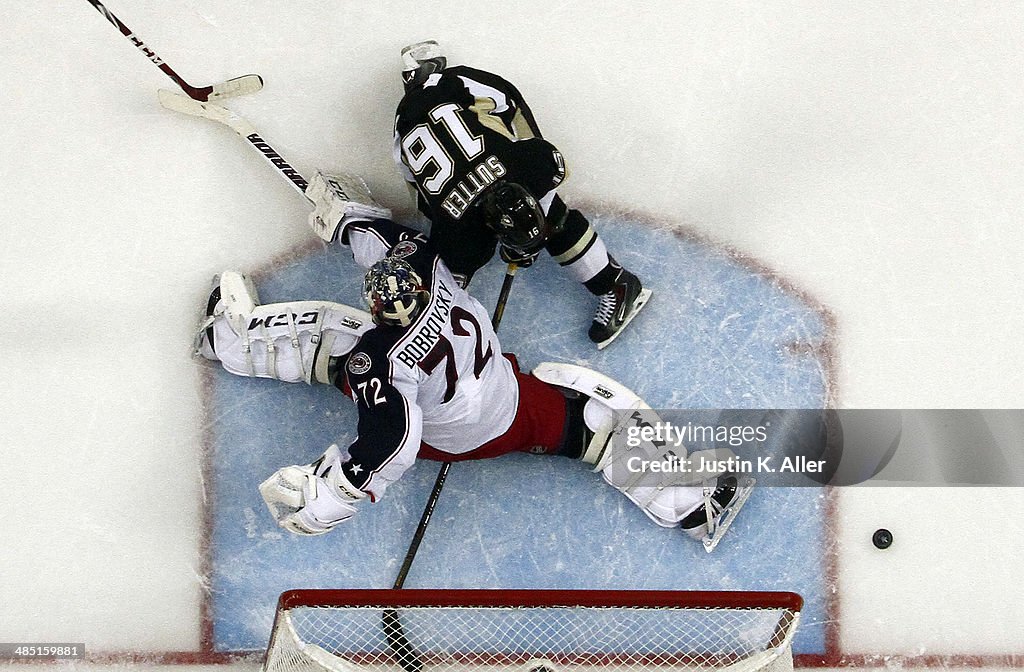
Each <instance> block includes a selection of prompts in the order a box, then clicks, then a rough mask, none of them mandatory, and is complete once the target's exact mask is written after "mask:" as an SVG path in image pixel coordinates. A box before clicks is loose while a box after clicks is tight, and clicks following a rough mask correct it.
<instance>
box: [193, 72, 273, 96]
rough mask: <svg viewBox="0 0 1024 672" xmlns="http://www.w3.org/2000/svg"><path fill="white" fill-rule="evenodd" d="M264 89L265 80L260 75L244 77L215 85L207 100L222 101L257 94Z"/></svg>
mask: <svg viewBox="0 0 1024 672" xmlns="http://www.w3.org/2000/svg"><path fill="white" fill-rule="evenodd" d="M262 88H263V78H262V77H260V76H259V75H242V76H241V77H235V78H234V79H229V80H228V81H226V82H221V83H219V84H214V85H213V86H211V87H210V89H211V91H210V93H209V94H208V95H207V97H206V100H220V99H222V98H234V97H236V96H246V95H249V94H250V93H256V92H257V91H259V90H260V89H262Z"/></svg>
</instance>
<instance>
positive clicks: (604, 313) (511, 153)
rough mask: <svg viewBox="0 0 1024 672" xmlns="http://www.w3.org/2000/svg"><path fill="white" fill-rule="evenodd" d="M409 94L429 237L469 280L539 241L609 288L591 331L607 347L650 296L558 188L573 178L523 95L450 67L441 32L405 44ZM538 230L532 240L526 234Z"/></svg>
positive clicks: (520, 257)
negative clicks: (524, 240) (438, 38)
mask: <svg viewBox="0 0 1024 672" xmlns="http://www.w3.org/2000/svg"><path fill="white" fill-rule="evenodd" d="M402 59H403V64H404V71H403V73H402V78H403V80H404V82H405V95H404V97H403V98H402V100H401V102H400V103H399V104H398V110H397V112H396V115H395V143H394V158H395V161H396V163H397V164H398V166H399V169H400V170H401V171H402V174H403V176H404V177H405V179H406V180H407V181H408V182H410V183H411V184H413V185H415V187H416V189H417V192H418V196H417V204H418V206H419V208H420V210H421V211H422V212H423V213H424V214H425V215H427V217H429V218H430V220H431V222H432V227H431V232H430V237H431V239H432V240H433V241H434V243H435V245H436V246H437V249H438V250H439V251H440V254H441V257H442V258H443V259H444V260H445V263H446V264H447V265H448V267H449V268H450V269H451V270H452V272H453V273H455V274H456V276H457V277H459V276H461V278H464V280H463V283H464V284H465V283H468V281H469V279H470V278H471V277H472V275H473V273H474V272H476V270H477V269H479V268H480V267H482V266H483V265H484V264H486V263H487V261H488V260H490V259H491V257H492V256H493V255H494V248H495V246H496V245H497V246H498V247H499V249H500V254H501V258H502V259H503V260H504V261H506V262H510V263H511V262H515V263H516V264H518V265H519V266H521V267H526V266H529V265H530V264H532V263H533V261H534V259H535V258H536V256H537V254H538V253H539V252H540V250H541V249H542V248H543V249H547V251H548V253H549V254H550V255H551V256H552V257H553V258H554V259H555V261H557V262H558V263H559V264H560V265H562V266H564V267H566V269H567V270H568V271H569V273H570V274H571V275H572V277H574V278H575V279H576V280H578V281H579V282H581V283H582V284H583V285H584V286H585V287H586V288H587V289H588V290H589V291H590V292H591V293H592V294H595V295H597V296H599V297H600V301H599V305H598V308H597V311H596V313H595V315H594V320H593V323H592V324H591V327H590V332H589V335H590V339H591V340H592V341H594V342H595V343H597V347H598V348H604V347H605V346H607V345H608V344H609V343H611V342H612V341H613V340H614V339H615V338H616V337H617V336H618V335H619V333H620V332H621V330H622V329H623V328H624V327H625V326H626V325H627V324H628V323H629V322H630V320H632V319H633V318H634V317H635V316H636V314H637V312H638V311H639V310H640V309H641V308H643V306H644V304H645V303H646V302H647V300H648V298H649V297H650V294H651V292H650V290H647V289H644V288H643V286H642V285H641V282H640V280H639V279H638V278H637V277H636V276H635V275H634V274H632V273H630V272H629V271H628V270H626V269H625V268H623V267H622V266H620V265H619V264H618V263H617V262H616V261H615V259H614V258H612V256H611V255H610V254H609V253H608V250H607V248H606V247H605V245H604V242H603V241H602V240H601V238H600V237H599V236H598V235H597V233H596V232H595V231H594V229H593V227H591V226H590V223H589V222H588V221H587V219H586V217H584V216H583V214H582V213H580V211H579V210H576V209H572V208H569V207H568V206H567V205H566V204H565V202H564V201H563V200H562V199H561V197H560V196H559V195H558V193H557V188H558V187H559V185H560V184H561V183H562V181H563V180H564V179H565V177H566V168H565V163H564V161H563V159H562V155H561V153H559V151H558V149H557V148H555V146H554V145H552V144H551V143H549V142H547V141H546V140H544V139H543V138H542V137H541V132H540V129H539V128H538V126H537V122H536V121H535V120H534V117H533V113H532V112H531V111H530V108H529V107H528V106H527V104H526V101H524V100H523V97H522V95H520V93H519V91H518V90H517V89H516V87H514V86H513V85H512V84H510V83H509V82H507V81H506V80H504V79H502V78H501V77H499V76H497V75H494V74H491V73H488V72H484V71H482V70H476V69H473V68H469V67H466V66H455V67H446V59H445V57H444V55H443V54H442V53H441V50H440V49H439V47H438V45H437V43H436V42H434V41H427V42H420V43H418V44H414V45H410V46H408V47H406V48H405V49H403V50H402ZM524 231H527V232H529V231H536V235H533V236H530V237H531V238H533V241H532V244H531V245H530V246H523V245H522V244H517V243H519V242H520V241H519V239H518V237H519V236H520V235H521V234H522V232H524Z"/></svg>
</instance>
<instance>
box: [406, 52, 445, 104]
mask: <svg viewBox="0 0 1024 672" xmlns="http://www.w3.org/2000/svg"><path fill="white" fill-rule="evenodd" d="M447 65H448V59H446V58H445V56H444V52H443V51H441V47H440V46H438V44H437V42H435V41H434V40H426V41H424V42H417V43H416V44H410V45H409V46H407V47H403V48H402V82H403V83H404V84H405V90H406V91H408V90H409V89H411V88H413V87H415V86H419V85H420V84H422V83H423V82H424V81H426V79H427V77H429V76H430V75H432V74H434V73H435V72H441V71H442V70H444V69H445V67H447Z"/></svg>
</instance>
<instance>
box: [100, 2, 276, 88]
mask: <svg viewBox="0 0 1024 672" xmlns="http://www.w3.org/2000/svg"><path fill="white" fill-rule="evenodd" d="M88 2H89V4H90V5H92V6H93V7H95V8H96V10H97V11H98V12H99V13H100V14H102V15H103V16H105V17H106V19H107V21H110V23H112V24H114V27H115V28H117V29H118V30H119V31H121V34H122V35H124V36H125V37H127V38H128V40H129V41H130V42H131V43H132V44H134V45H135V46H136V47H138V48H139V51H141V52H142V53H143V54H145V55H146V58H148V59H149V60H150V61H152V62H153V64H154V65H156V67H158V68H160V70H162V71H163V73H164V74H165V75H167V76H168V77H170V78H171V79H172V80H173V81H174V83H175V84H177V85H178V86H180V87H181V90H182V91H184V92H185V93H187V94H188V96H189V98H193V99H195V100H202V101H206V100H216V99H218V98H231V97H233V96H242V95H245V94H248V93H255V92H257V91H259V90H260V89H262V88H263V78H262V77H260V76H259V75H242V76H241V77H235V78H233V79H229V80H227V81H226V82H219V83H217V84H212V85H210V86H200V87H196V86H192V85H191V84H189V83H188V82H186V81H185V80H184V79H182V77H181V76H180V75H179V74H178V73H176V72H175V71H174V70H173V69H172V68H171V66H169V65H167V64H166V63H165V62H164V60H163V59H162V58H160V57H159V56H157V54H156V52H155V51H153V50H152V49H150V48H149V47H147V46H146V44H145V43H144V42H143V41H142V40H140V39H139V38H138V37H137V36H136V35H135V33H133V32H132V31H131V29H130V28H129V27H128V26H126V25H124V23H123V22H122V21H121V19H119V18H117V17H116V16H114V13H113V12H111V11H110V10H109V9H107V7H106V6H105V5H104V4H103V3H102V2H100V0H88Z"/></svg>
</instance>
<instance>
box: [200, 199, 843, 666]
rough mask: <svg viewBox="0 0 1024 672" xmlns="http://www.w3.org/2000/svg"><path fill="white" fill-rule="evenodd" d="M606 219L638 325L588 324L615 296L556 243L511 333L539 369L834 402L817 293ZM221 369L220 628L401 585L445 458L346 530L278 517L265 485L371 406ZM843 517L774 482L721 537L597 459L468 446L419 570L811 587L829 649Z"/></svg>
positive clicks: (286, 289)
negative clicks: (832, 559) (301, 532)
mask: <svg viewBox="0 0 1024 672" xmlns="http://www.w3.org/2000/svg"><path fill="white" fill-rule="evenodd" d="M592 221H593V222H594V224H595V227H596V228H597V229H598V231H599V233H600V234H601V235H602V237H603V238H604V239H605V241H606V242H607V244H608V247H609V249H610V250H611V251H612V253H613V254H614V255H615V256H616V258H617V259H618V260H619V261H620V262H622V263H623V265H625V266H626V267H628V268H630V269H631V270H633V271H634V272H635V273H637V275H639V276H640V277H641V278H642V280H643V281H644V283H645V285H646V286H648V287H650V288H652V289H653V290H654V296H653V298H652V299H651V302H650V304H649V305H648V306H647V308H645V310H644V312H643V313H642V314H641V315H640V316H639V317H638V318H637V319H636V320H635V321H634V322H633V323H632V324H631V325H630V326H629V328H628V330H627V332H626V333H624V334H623V335H622V336H621V337H620V338H619V339H618V340H617V341H616V342H615V343H614V344H613V345H611V346H610V347H609V348H607V349H606V350H603V351H598V350H597V349H596V348H595V347H594V346H593V344H592V343H591V342H590V341H589V340H588V339H587V335H586V331H587V328H588V326H589V323H590V319H591V317H592V313H593V310H594V308H595V307H596V298H594V297H592V296H591V295H590V294H589V293H587V292H586V290H584V289H583V288H582V287H581V286H580V285H578V284H577V283H575V282H574V281H573V280H571V279H570V278H569V277H568V275H567V274H566V273H565V272H564V271H562V270H561V269H559V267H558V266H557V264H555V263H554V262H553V261H552V260H551V259H550V258H547V257H546V256H545V257H544V258H542V259H540V260H539V261H538V262H537V263H536V264H535V266H534V267H533V268H530V269H527V270H525V271H521V272H520V275H519V276H518V277H517V278H516V280H515V284H514V286H513V289H512V294H511V297H510V299H509V303H508V306H507V309H506V312H505V317H504V320H503V321H502V324H501V329H500V332H499V335H500V338H501V342H502V344H503V346H504V347H505V349H506V350H507V351H511V352H515V353H516V354H517V355H518V356H519V361H520V363H521V364H522V366H523V367H524V368H525V369H530V368H532V367H533V366H535V365H536V364H538V363H540V362H542V361H548V360H554V361H566V362H572V363H576V364H581V365H584V366H589V367H592V368H595V369H598V370H600V371H602V372H604V373H606V374H608V375H610V376H612V377H614V378H617V379H618V380H620V381H622V382H623V383H624V384H626V385H628V386H630V387H632V388H633V389H634V390H635V391H637V392H638V393H639V394H641V396H643V397H644V398H645V399H646V400H647V401H648V403H650V404H651V405H652V406H654V407H655V408H657V407H670V408H671V407H676V408H679V407H685V408H760V407H795V408H799V407H820V406H822V405H823V404H824V403H825V400H826V398H827V387H828V364H827V363H826V362H823V361H820V359H819V358H818V357H817V356H816V354H815V353H816V352H818V351H819V350H820V346H821V345H822V344H823V343H824V341H825V339H826V338H827V337H828V324H827V321H826V319H825V318H824V317H823V316H822V315H821V314H820V313H819V312H817V311H816V310H815V309H814V308H813V307H811V306H809V305H807V304H806V303H805V302H804V301H802V300H801V299H800V298H799V297H798V296H796V295H794V294H792V293H788V292H786V291H784V290H783V289H782V288H780V286H779V285H778V283H776V282H775V281H774V280H773V279H772V278H770V277H768V276H767V275H765V274H760V273H756V272H753V271H751V270H750V268H748V267H747V266H745V265H741V264H739V263H737V262H736V261H735V260H734V259H733V258H732V257H731V256H730V255H729V254H727V253H725V252H723V251H722V250H719V249H716V248H713V247H709V246H707V245H706V244H704V243H700V242H696V241H693V240H689V239H687V238H684V237H682V236H680V235H678V234H676V233H674V232H672V231H669V230H664V229H654V228H651V227H648V226H646V225H643V224H640V223H634V222H629V221H620V220H613V219H612V218H610V217H593V218H592ZM250 270H252V269H250ZM503 271H504V267H503V265H501V264H500V262H499V261H497V260H495V261H494V262H492V263H491V265H489V266H488V267H487V268H485V269H483V270H481V271H480V272H479V273H478V275H477V277H476V278H475V279H474V280H473V284H472V286H471V290H472V293H473V294H474V295H475V296H476V297H477V298H478V299H480V301H481V302H482V303H483V304H484V305H485V306H487V307H488V308H490V307H493V305H494V301H495V299H496V297H497V294H498V288H499V286H500V284H501V280H502V276H503ZM361 279H362V273H361V271H359V269H358V268H356V267H355V265H354V264H353V263H352V261H351V258H350V255H349V252H348V250H346V249H345V248H338V249H332V250H329V251H318V252H315V253H312V254H311V255H310V256H308V257H304V258H302V259H300V260H298V261H295V262H292V263H289V264H287V265H285V266H283V267H281V268H273V269H268V270H266V271H264V273H263V274H262V277H261V280H260V283H259V291H260V295H261V296H262V297H263V300H264V301H267V302H272V301H282V300H288V299H310V298H323V299H329V300H333V301H340V302H343V303H348V304H350V305H355V306H360V307H361V299H360V298H359V287H360V286H361ZM794 344H796V345H797V347H794ZM212 378H213V380H214V385H213V391H212V394H211V397H210V404H211V409H210V412H209V414H208V417H210V418H212V421H211V422H212V424H213V427H212V429H213V432H212V434H213V435H214V436H215V440H214V442H215V445H214V446H213V454H214V465H213V471H214V487H213V496H214V500H213V501H214V505H213V507H212V508H213V512H214V533H213V542H212V547H211V553H212V554H213V563H212V564H213V568H214V570H213V591H214V609H213V616H214V624H215V641H216V645H217V648H218V649H219V650H246V649H259V648H262V647H263V646H265V643H266V636H267V635H268V634H269V624H270V616H267V615H268V614H269V615H272V613H273V605H274V601H275V599H276V596H277V594H279V593H280V592H282V591H283V590H286V589H290V588H296V587H306V588H310V587H342V586H344V587H367V588H369V587H387V586H390V585H391V583H392V582H393V580H394V577H395V573H396V571H397V567H398V564H399V562H400V560H401V558H402V557H404V554H405V551H406V548H407V546H408V542H409V540H410V539H411V537H412V534H413V531H414V529H415V527H416V523H417V521H418V519H419V516H420V512H421V511H422V507H423V503H424V501H425V499H426V495H427V493H428V492H429V491H430V488H431V486H432V484H433V480H434V476H435V475H436V473H437V468H438V467H437V464H436V463H431V462H427V461H421V462H419V463H417V464H416V465H414V467H413V468H412V469H411V470H410V471H409V472H408V473H407V474H406V475H405V476H404V477H403V478H402V479H401V480H400V481H399V482H398V483H396V484H395V485H394V486H392V487H391V488H390V489H389V490H388V494H387V496H386V497H385V498H384V499H383V500H382V501H381V502H379V503H377V504H369V503H365V504H364V505H362V506H361V507H360V512H359V514H358V516H356V518H355V519H354V520H353V521H352V522H351V523H349V524H346V525H345V526H343V527H342V528H339V529H338V530H336V531H335V532H333V533H331V534H328V535H325V536H323V537H316V538H303V539H299V538H297V537H293V536H292V535H288V534H278V533H279V530H278V528H277V527H276V525H275V524H274V522H273V521H272V520H271V518H270V516H269V515H267V514H266V511H265V507H264V505H263V503H262V501H261V499H260V497H259V493H258V492H257V485H258V484H259V482H260V481H262V480H263V479H264V478H266V477H267V476H268V475H269V474H271V473H272V472H273V471H274V470H276V469H277V468H278V467H280V466H283V465H286V464H295V463H304V462H309V461H310V460H312V459H314V458H315V457H317V455H319V454H320V452H321V451H323V449H324V448H326V446H328V445H329V444H330V443H331V442H333V441H337V442H338V443H339V444H341V445H345V444H346V443H347V442H349V441H351V440H352V439H353V438H354V429H355V423H356V414H355V409H354V406H353V405H352V403H351V402H350V401H348V400H347V399H345V398H344V397H343V396H342V395H341V394H340V393H339V392H338V391H337V390H335V389H333V388H328V387H316V388H313V387H309V386H306V385H284V384H281V383H275V382H273V381H261V380H248V379H242V378H237V377H234V376H230V375H228V374H226V373H219V374H218V375H215V376H213V377H212ZM253 512H256V517H255V519H254V518H253V517H252V513H253ZM824 525H825V516H824V513H823V499H822V495H821V493H820V492H818V491H817V490H813V489H801V490H799V491H795V490H784V489H767V488H766V489H763V490H761V491H757V492H755V494H754V496H753V497H752V498H751V500H750V503H749V504H748V505H747V507H746V508H745V509H744V511H743V513H742V514H741V515H740V517H739V518H738V519H737V521H736V523H735V525H734V526H733V528H732V530H731V531H730V533H729V537H728V538H727V539H726V540H725V541H723V542H722V545H721V546H720V547H719V549H718V550H716V552H715V553H714V554H712V555H710V556H708V555H707V554H706V553H705V552H704V551H703V549H702V548H701V547H700V545H699V544H696V543H693V542H692V541H690V540H688V539H685V538H684V537H683V534H682V533H681V532H680V531H678V530H666V529H663V528H659V527H657V526H655V525H654V524H653V523H651V522H650V521H649V520H648V519H647V518H646V517H645V516H644V514H643V513H642V512H641V511H640V510H639V509H638V508H637V507H635V506H634V505H633V504H632V503H630V502H629V501H627V500H626V499H625V498H624V497H623V496H622V495H620V494H619V493H618V492H616V491H615V490H613V489H612V488H611V487H610V486H608V485H606V484H605V483H604V481H603V480H602V479H601V478H600V476H599V475H597V474H594V473H592V472H590V471H589V469H587V468H585V467H584V466H583V465H582V464H580V463H578V462H574V461H570V460H567V459H564V458H557V457H534V456H528V455H514V456H507V457H504V458H500V459H496V460H489V461H484V462H475V463H471V462H467V463H459V464H456V465H454V467H453V468H452V471H451V473H450V474H449V477H448V482H447V484H446V486H445V490H444V492H443V494H442V496H441V499H440V502H439V503H438V507H437V510H436V511H435V513H434V518H433V521H432V522H431V527H430V529H429V530H428V532H427V535H426V538H425V540H424V543H423V546H422V548H421V549H420V553H419V555H418V556H417V559H416V563H415V565H414V566H413V569H412V572H411V574H410V576H409V580H408V582H407V584H406V585H407V586H409V587H427V586H432V587H507V588H647V589H656V588H680V589H684V588H691V589H697V588H700V589H715V588H721V589H764V590H797V591H798V592H801V593H802V594H803V595H804V597H805V599H806V604H807V606H806V609H805V623H807V625H806V626H805V627H804V628H803V629H802V630H801V632H800V633H799V634H798V639H797V643H796V650H797V652H818V651H822V650H823V648H824V628H823V623H824V621H825V620H826V619H825V606H824V604H825V594H826V592H827V590H828V586H825V585H824V584H823V581H824V579H823V578H822V575H823V572H822V566H823V561H822V552H823V549H824V547H825V543H826V542H825V539H826V534H825V529H824ZM257 614H258V615H259V616H258V617H257V616H256V615H257Z"/></svg>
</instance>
